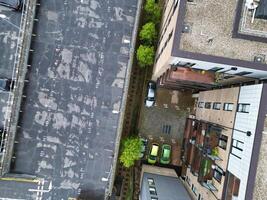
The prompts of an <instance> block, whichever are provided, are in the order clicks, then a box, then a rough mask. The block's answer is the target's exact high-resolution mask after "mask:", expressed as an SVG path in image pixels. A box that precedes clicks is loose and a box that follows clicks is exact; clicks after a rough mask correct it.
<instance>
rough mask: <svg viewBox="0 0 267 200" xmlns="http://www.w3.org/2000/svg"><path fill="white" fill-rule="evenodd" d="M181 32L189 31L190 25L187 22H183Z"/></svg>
mask: <svg viewBox="0 0 267 200" xmlns="http://www.w3.org/2000/svg"><path fill="white" fill-rule="evenodd" d="M182 32H183V33H189V32H190V26H189V25H188V24H184V26H183V31H182Z"/></svg>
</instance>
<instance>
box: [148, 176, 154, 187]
mask: <svg viewBox="0 0 267 200" xmlns="http://www.w3.org/2000/svg"><path fill="white" fill-rule="evenodd" d="M147 181H148V184H149V185H155V182H154V179H153V178H147Z"/></svg>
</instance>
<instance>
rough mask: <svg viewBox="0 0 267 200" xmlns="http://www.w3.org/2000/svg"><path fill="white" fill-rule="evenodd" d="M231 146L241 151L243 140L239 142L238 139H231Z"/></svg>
mask: <svg viewBox="0 0 267 200" xmlns="http://www.w3.org/2000/svg"><path fill="white" fill-rule="evenodd" d="M232 147H233V148H236V149H238V150H240V151H243V147H244V142H241V141H239V140H236V139H233V143H232Z"/></svg>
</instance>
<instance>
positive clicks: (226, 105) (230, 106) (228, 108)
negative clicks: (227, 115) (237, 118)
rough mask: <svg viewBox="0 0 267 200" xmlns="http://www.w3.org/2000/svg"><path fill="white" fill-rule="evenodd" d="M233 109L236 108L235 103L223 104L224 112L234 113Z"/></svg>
mask: <svg viewBox="0 0 267 200" xmlns="http://www.w3.org/2000/svg"><path fill="white" fill-rule="evenodd" d="M233 108H234V104H233V103H224V104H223V110H226V111H232V110H233Z"/></svg>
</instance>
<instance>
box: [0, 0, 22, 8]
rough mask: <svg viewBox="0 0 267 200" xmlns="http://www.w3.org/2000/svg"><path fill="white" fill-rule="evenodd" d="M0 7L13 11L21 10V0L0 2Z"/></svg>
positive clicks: (0, 0)
mask: <svg viewBox="0 0 267 200" xmlns="http://www.w3.org/2000/svg"><path fill="white" fill-rule="evenodd" d="M0 5H2V6H5V7H9V8H12V9H14V10H21V8H22V0H0Z"/></svg>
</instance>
